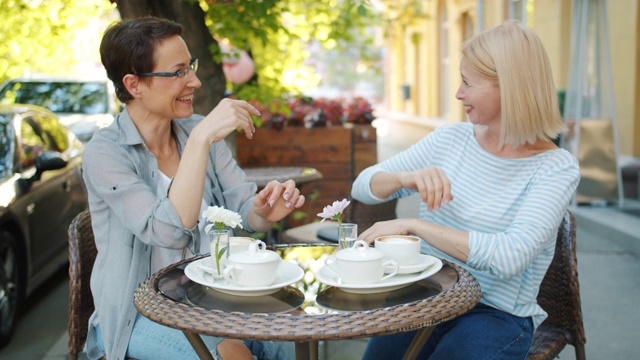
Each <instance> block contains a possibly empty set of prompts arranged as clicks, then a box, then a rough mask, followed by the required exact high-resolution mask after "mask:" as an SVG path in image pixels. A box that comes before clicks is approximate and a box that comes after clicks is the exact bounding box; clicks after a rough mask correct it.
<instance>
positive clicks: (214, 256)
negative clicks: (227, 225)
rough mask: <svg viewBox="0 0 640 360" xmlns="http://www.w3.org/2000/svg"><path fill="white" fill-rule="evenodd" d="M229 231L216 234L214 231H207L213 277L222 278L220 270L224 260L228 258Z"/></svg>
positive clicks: (216, 231)
mask: <svg viewBox="0 0 640 360" xmlns="http://www.w3.org/2000/svg"><path fill="white" fill-rule="evenodd" d="M230 235H231V231H230V230H222V231H220V232H218V230H216V229H211V230H210V231H209V241H210V246H211V260H212V262H213V271H214V276H222V270H223V268H224V264H225V263H226V260H227V259H228V258H229V251H228V249H229V246H228V245H229V237H230Z"/></svg>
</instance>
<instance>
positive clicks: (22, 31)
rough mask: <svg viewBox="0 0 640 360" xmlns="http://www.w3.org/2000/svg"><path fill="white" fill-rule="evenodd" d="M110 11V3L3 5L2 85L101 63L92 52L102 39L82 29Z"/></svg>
mask: <svg viewBox="0 0 640 360" xmlns="http://www.w3.org/2000/svg"><path fill="white" fill-rule="evenodd" d="M109 10H110V6H109V3H108V2H107V1H77V0H47V1H28V0H3V1H0V13H1V14H3V17H2V21H0V39H2V41H1V42H0V54H1V56H0V81H5V80H7V79H9V78H15V77H19V76H22V75H29V74H37V73H46V74H52V75H66V74H67V73H68V71H69V68H70V64H77V63H79V62H81V61H83V60H88V61H91V60H93V61H94V62H95V61H99V56H98V54H97V53H95V52H92V50H93V49H94V48H96V47H97V46H95V45H96V43H97V41H99V36H95V34H93V33H92V32H91V30H90V31H82V29H86V28H87V27H88V26H89V25H90V23H91V21H92V20H94V19H97V18H100V17H103V16H105V15H106V14H107V13H108V12H109ZM78 14H82V16H78ZM90 29H91V28H90ZM96 31H97V30H96ZM92 45H94V46H92Z"/></svg>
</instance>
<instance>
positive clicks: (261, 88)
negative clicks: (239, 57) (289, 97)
mask: <svg viewBox="0 0 640 360" xmlns="http://www.w3.org/2000/svg"><path fill="white" fill-rule="evenodd" d="M200 4H201V6H202V8H203V9H204V10H205V12H206V14H207V21H208V22H207V26H208V27H209V29H210V31H211V33H212V34H214V37H215V38H216V39H217V40H218V41H223V42H228V43H230V44H231V45H233V46H234V47H236V48H238V49H242V50H249V51H250V52H251V54H252V56H253V59H254V63H255V65H256V71H257V74H258V75H257V81H253V82H251V83H249V84H248V85H242V86H237V85H233V84H228V85H229V89H230V90H232V91H233V92H235V93H236V94H237V96H238V97H240V98H245V99H258V100H260V101H261V102H269V100H270V98H272V97H274V96H279V95H280V94H283V93H293V94H296V93H299V92H301V91H304V90H309V89H311V88H314V87H315V86H317V85H318V84H319V83H320V77H319V76H318V74H317V72H316V68H317V66H318V65H319V64H318V63H317V61H315V60H318V57H319V56H320V55H319V54H321V53H323V51H321V50H332V49H333V50H345V51H346V50H348V51H350V52H351V53H355V54H356V55H357V56H359V57H361V58H362V60H363V61H369V62H375V61H377V60H378V59H377V58H378V57H379V53H372V52H371V51H367V49H371V47H372V45H373V35H372V33H371V32H370V31H369V30H370V28H371V26H373V25H375V24H377V23H378V22H379V20H380V18H379V17H378V15H377V14H376V13H375V11H373V8H371V7H370V6H368V5H366V4H365V3H364V2H363V1H361V0H308V1H299V0H297V1H296V0H262V1H251V0H241V1H238V2H236V4H235V5H229V4H227V3H220V2H213V3H211V2H207V1H203V0H201V1H200ZM214 57H215V59H216V60H217V61H220V60H221V58H222V54H220V53H217V54H214Z"/></svg>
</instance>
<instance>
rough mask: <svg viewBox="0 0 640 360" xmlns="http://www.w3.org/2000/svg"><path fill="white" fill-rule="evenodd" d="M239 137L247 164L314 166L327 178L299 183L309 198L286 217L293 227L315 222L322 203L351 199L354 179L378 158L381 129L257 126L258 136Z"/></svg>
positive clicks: (239, 154) (240, 152) (241, 160)
mask: <svg viewBox="0 0 640 360" xmlns="http://www.w3.org/2000/svg"><path fill="white" fill-rule="evenodd" d="M236 141H237V160H238V163H239V164H240V166H242V167H256V166H310V167H313V168H316V169H317V170H318V171H320V172H321V173H322V175H323V178H322V180H320V181H316V182H313V183H309V184H304V185H303V186H301V187H300V190H301V191H302V193H303V194H304V195H305V196H306V198H307V200H306V203H305V206H304V207H302V208H301V209H300V210H301V212H302V213H298V214H297V215H298V216H290V217H289V218H288V219H287V226H290V227H293V226H299V225H303V224H307V223H310V222H313V221H316V220H318V219H319V218H318V217H317V214H318V213H320V212H322V208H323V207H325V206H326V205H329V204H331V203H332V202H333V201H335V200H342V199H343V198H348V197H349V196H350V195H351V184H352V183H353V181H354V180H355V177H356V176H357V175H358V174H359V173H360V171H362V170H363V169H364V168H366V167H368V166H370V165H373V164H375V163H376V161H377V149H376V145H377V141H376V131H375V128H373V127H372V126H370V125H356V126H345V127H327V128H314V129H307V128H302V127H300V128H298V127H288V128H284V129H280V130H277V129H263V128H258V129H256V133H255V136H254V138H253V140H249V139H247V138H245V137H244V136H238V137H237V138H236ZM300 215H304V216H302V217H300Z"/></svg>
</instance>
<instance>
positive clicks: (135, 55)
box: [100, 16, 182, 103]
mask: <svg viewBox="0 0 640 360" xmlns="http://www.w3.org/2000/svg"><path fill="white" fill-rule="evenodd" d="M180 34H182V26H181V25H180V24H178V23H176V22H174V21H171V20H167V19H161V18H157V17H152V16H147V17H141V18H137V19H133V20H123V21H120V22H117V23H114V24H112V25H111V26H109V28H108V29H107V30H106V31H105V33H104V36H103V37H102V42H101V43H100V59H101V60H102V65H104V68H105V70H106V71H107V76H108V77H109V79H110V80H111V81H112V82H113V86H114V87H115V89H116V95H117V96H118V99H119V100H120V101H122V102H123V103H127V102H128V101H129V100H131V99H133V97H132V96H131V94H129V92H128V91H127V89H126V88H125V86H124V84H123V83H122V79H123V78H124V76H125V75H127V74H134V75H137V74H142V73H145V72H150V71H152V70H153V67H154V65H155V64H154V60H153V53H154V51H155V49H156V47H157V46H158V44H160V43H161V42H162V41H164V40H166V39H168V38H170V37H172V36H176V35H178V36H179V35H180Z"/></svg>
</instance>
